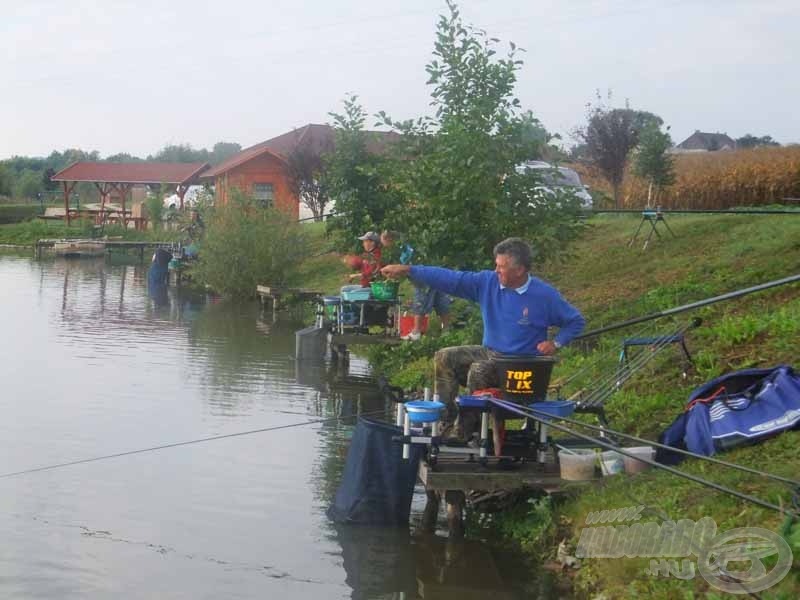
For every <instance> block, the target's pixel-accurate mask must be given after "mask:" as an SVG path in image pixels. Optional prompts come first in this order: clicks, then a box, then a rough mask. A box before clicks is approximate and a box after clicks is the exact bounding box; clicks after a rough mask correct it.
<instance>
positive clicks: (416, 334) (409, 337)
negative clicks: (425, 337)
mask: <svg viewBox="0 0 800 600" xmlns="http://www.w3.org/2000/svg"><path fill="white" fill-rule="evenodd" d="M421 337H422V334H421V333H420V332H419V331H412V332H411V333H407V334H406V335H404V336H401V337H400V339H401V340H407V341H409V342H416V341H417V340H418V339H419V338H421Z"/></svg>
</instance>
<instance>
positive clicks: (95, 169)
mask: <svg viewBox="0 0 800 600" xmlns="http://www.w3.org/2000/svg"><path fill="white" fill-rule="evenodd" d="M208 167H209V165H208V163H203V162H195V163H163V162H135V163H108V162H76V163H74V164H71V165H70V166H68V167H67V168H65V169H62V170H61V171H59V172H58V173H56V174H55V175H53V176H52V177H51V178H50V179H51V180H52V181H92V182H97V183H130V184H137V183H138V184H159V183H168V184H174V185H180V184H188V183H191V182H192V181H193V180H195V179H197V178H198V177H199V175H200V174H201V173H202V172H203V171H205V170H206V169H208Z"/></svg>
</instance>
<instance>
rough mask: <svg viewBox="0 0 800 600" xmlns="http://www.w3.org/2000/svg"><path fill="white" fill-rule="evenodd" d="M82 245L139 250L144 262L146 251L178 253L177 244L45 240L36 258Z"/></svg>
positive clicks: (38, 247)
mask: <svg viewBox="0 0 800 600" xmlns="http://www.w3.org/2000/svg"><path fill="white" fill-rule="evenodd" d="M81 243H84V244H86V243H94V244H97V243H102V244H104V245H105V248H106V250H138V251H139V259H140V260H141V261H144V251H145V249H148V248H149V249H153V250H155V249H156V248H165V249H167V250H170V251H173V252H174V251H176V249H177V248H178V244H177V242H131V241H123V240H105V239H102V238H98V239H43V240H37V241H36V244H35V246H34V252H35V254H36V258H41V257H42V251H43V250H45V249H55V248H57V247H58V246H59V245H63V244H81Z"/></svg>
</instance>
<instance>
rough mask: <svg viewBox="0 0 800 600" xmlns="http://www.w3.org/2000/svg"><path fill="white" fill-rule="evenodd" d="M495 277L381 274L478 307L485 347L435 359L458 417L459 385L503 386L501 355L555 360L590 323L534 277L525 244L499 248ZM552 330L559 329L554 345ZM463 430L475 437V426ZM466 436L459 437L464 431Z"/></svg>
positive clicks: (445, 352)
mask: <svg viewBox="0 0 800 600" xmlns="http://www.w3.org/2000/svg"><path fill="white" fill-rule="evenodd" d="M494 262H495V269H494V271H479V272H470V271H453V270H450V269H443V268H440V267H426V266H422V265H388V266H386V267H384V268H383V269H382V270H381V272H382V273H383V274H384V275H385V276H387V277H392V278H399V277H404V276H408V277H410V278H411V280H412V281H414V282H415V283H417V284H423V285H428V286H430V287H431V288H433V289H437V290H441V291H442V292H445V293H447V294H451V295H453V296H458V297H460V298H465V299H467V300H472V301H473V302H477V303H478V304H479V305H480V307H481V316H482V317H483V343H482V345H480V346H456V347H452V348H442V349H441V350H439V351H438V352H436V354H435V356H434V372H435V377H436V380H435V384H434V391H435V392H436V393H437V394H439V398H440V399H441V401H442V402H444V403H445V404H446V405H447V407H448V419H447V420H448V421H449V422H451V423H452V422H453V420H454V418H455V414H456V412H457V411H456V406H455V398H456V396H457V395H458V387H459V385H466V386H467V388H468V389H469V390H470V391H474V390H477V389H483V388H487V387H496V386H497V385H498V382H497V379H496V375H495V369H494V363H493V359H494V358H496V357H497V356H499V355H509V354H510V355H527V356H531V355H539V354H543V355H552V354H555V353H556V351H557V350H558V349H559V348H561V347H562V346H566V345H567V344H568V343H569V342H570V341H571V340H572V339H573V338H574V337H575V336H577V335H578V334H580V332H581V331H582V330H583V326H584V323H585V322H584V319H583V317H582V316H581V314H580V312H578V310H577V309H576V308H575V307H574V306H572V305H571V304H569V303H568V302H567V301H566V300H564V298H562V297H561V295H560V294H559V293H558V291H557V290H556V289H555V288H554V287H552V286H551V285H549V284H547V283H545V282H544V281H542V280H541V279H537V278H536V277H533V276H531V274H530V269H531V262H532V254H531V248H530V246H529V245H528V244H527V242H525V241H524V240H522V239H521V238H508V239H507V240H504V241H502V242H500V243H499V244H497V245H496V246H495V248H494ZM549 327H557V328H558V332H557V333H556V334H555V336H554V337H553V339H552V340H550V339H548V336H547V330H548V328H549ZM461 425H462V427H457V433H459V434H460V435H463V434H470V433H471V429H472V427H471V425H472V424H471V423H470V424H469V425H470V426H468V424H466V423H464V424H461ZM462 428H463V431H458V430H459V429H462Z"/></svg>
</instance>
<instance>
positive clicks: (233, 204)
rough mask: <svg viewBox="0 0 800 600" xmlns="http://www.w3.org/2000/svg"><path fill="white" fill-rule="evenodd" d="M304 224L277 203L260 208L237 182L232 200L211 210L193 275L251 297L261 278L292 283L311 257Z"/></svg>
mask: <svg viewBox="0 0 800 600" xmlns="http://www.w3.org/2000/svg"><path fill="white" fill-rule="evenodd" d="M305 235H306V234H305V233H304V232H303V230H302V225H299V224H298V223H297V222H296V221H294V220H293V219H292V218H290V217H289V216H288V215H286V214H284V213H282V212H280V211H278V210H274V209H262V208H259V207H258V206H257V205H256V203H255V201H254V199H253V198H251V197H249V196H246V195H244V194H243V193H242V192H240V191H239V190H238V189H237V188H233V189H232V190H231V196H230V201H229V202H228V203H227V204H225V205H224V206H217V207H215V208H214V209H213V210H212V211H209V212H208V213H207V214H206V221H205V233H204V235H203V238H202V240H201V241H200V243H199V245H200V253H199V258H198V261H197V264H196V265H195V266H193V267H192V276H193V277H194V278H196V279H197V280H198V281H201V282H203V283H205V284H208V285H210V286H211V287H212V288H213V289H214V290H216V291H218V292H220V293H223V294H226V295H229V296H233V297H235V298H251V297H253V295H254V294H255V289H256V286H257V285H258V284H263V283H271V284H273V285H280V284H284V283H287V282H288V281H289V279H290V277H291V274H292V273H293V272H294V271H296V267H297V265H298V264H299V263H300V262H301V261H302V260H303V259H304V258H305V253H306V252H307V248H308V244H307V243H306V241H305Z"/></svg>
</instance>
